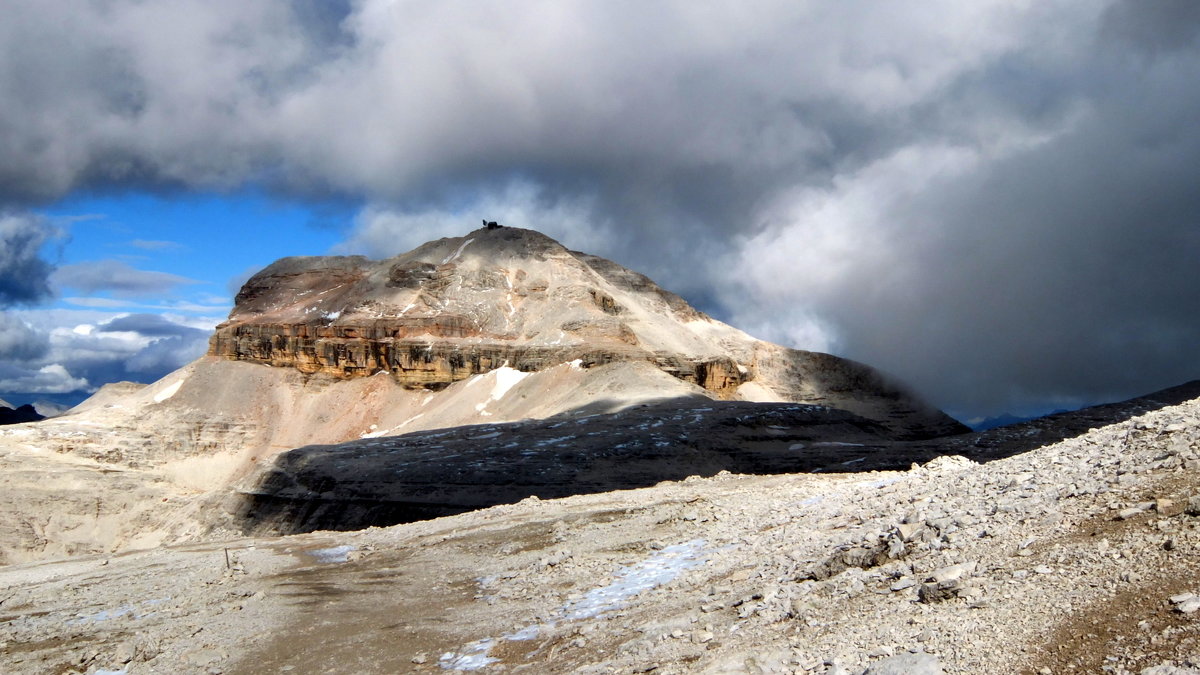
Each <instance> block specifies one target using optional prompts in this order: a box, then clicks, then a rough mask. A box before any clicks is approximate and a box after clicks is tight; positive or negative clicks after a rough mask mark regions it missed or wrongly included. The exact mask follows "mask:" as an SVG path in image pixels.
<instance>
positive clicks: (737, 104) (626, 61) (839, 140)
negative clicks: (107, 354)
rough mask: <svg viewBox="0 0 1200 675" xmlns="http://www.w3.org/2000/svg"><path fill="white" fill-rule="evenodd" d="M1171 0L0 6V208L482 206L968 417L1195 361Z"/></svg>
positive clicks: (362, 236)
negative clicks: (204, 200) (63, 199)
mask: <svg viewBox="0 0 1200 675" xmlns="http://www.w3.org/2000/svg"><path fill="white" fill-rule="evenodd" d="M1196 7H1197V4H1196V3H1194V2H1189V1H1187V0H1151V1H1147V2H1142V1H1134V0H1121V1H1119V2H1110V3H1087V2H1067V1H1065V0H1064V1H1061V2H1054V1H1051V2H1043V3H1033V4H1029V5H1028V6H1024V7H1016V6H1014V5H1013V4H1012V3H1010V2H1007V1H1001V0H997V1H995V2H986V1H984V2H971V3H962V2H950V1H946V2H923V3H891V2H870V1H866V0H862V1H857V0H856V1H850V2H842V3H817V2H813V3H799V2H777V3H776V2H762V3H754V4H753V5H751V6H746V5H744V4H740V3H729V4H725V5H721V4H715V3H700V4H697V3H691V2H662V3H636V4H631V3H613V2H579V3H568V4H563V3H535V2H528V3H522V2H510V3H480V2H465V1H464V2H456V1H452V0H448V1H445V2H437V3H420V2H407V3H399V2H384V1H382V0H364V1H362V2H357V3H322V2H316V1H315V0H314V1H311V2H310V1H308V0H306V1H305V2H301V3H287V2H283V1H282V0H279V1H276V2H271V1H264V2H256V3H244V2H240V1H235V0H206V1H203V2H202V1H200V0H194V1H192V2H181V3H173V4H171V5H170V6H169V7H168V6H165V5H162V4H156V3H134V2H120V1H116V2H106V3H89V4H79V5H77V6H74V7H72V9H71V11H62V9H61V6H57V5H55V4H54V3H19V4H18V6H17V7H14V8H8V9H7V10H6V17H5V21H4V22H2V23H0V50H2V53H0V57H2V58H0V91H2V92H3V93H4V94H5V95H4V96H3V97H0V204H4V203H8V204H11V205H28V204H32V203H34V202H36V201H37V200H44V199H52V198H55V197H57V196H60V195H63V194H65V193H67V192H69V191H71V190H74V189H77V188H97V189H119V188H132V189H147V188H148V189H158V188H163V187H171V188H173V189H204V190H211V189H224V188H228V187H233V186H237V185H241V184H244V183H246V182H253V183H255V184H258V185H266V186H267V187H269V188H271V189H274V190H276V191H278V192H279V193H281V194H288V195H291V196H294V197H301V198H303V197H321V196H327V195H330V194H336V195H342V196H346V197H349V198H356V199H362V200H364V201H365V202H367V203H368V205H367V206H366V207H365V208H364V209H363V211H362V213H361V214H360V216H359V218H358V221H357V222H356V223H355V225H354V230H353V231H352V232H351V233H350V235H349V236H348V240H347V242H346V243H345V245H344V246H343V248H344V249H345V250H353V251H356V252H368V253H375V254H385V253H386V254H390V253H395V252H397V250H398V249H397V247H399V246H405V247H410V246H412V245H415V244H417V243H420V242H421V241H423V240H425V239H428V238H432V237H435V236H444V235H448V234H458V233H461V232H462V231H465V229H467V228H469V227H471V226H472V225H473V224H474V223H476V222H478V218H480V217H488V218H491V219H500V220H502V221H506V222H508V223H509V224H518V225H526V226H531V227H537V228H539V229H543V230H545V231H547V232H549V233H550V234H552V235H554V236H556V237H559V238H561V239H563V240H564V242H565V243H567V244H568V245H570V246H572V247H574V248H579V249H584V250H590V251H593V252H597V253H600V254H603V255H607V256H610V257H613V258H615V259H617V260H618V261H620V262H622V263H625V264H628V265H630V266H633V267H636V268H639V269H640V270H641V271H644V272H646V273H648V274H650V275H651V276H653V277H654V278H656V279H657V280H659V281H660V282H662V283H664V284H665V285H667V286H669V287H671V288H673V289H675V290H678V291H682V292H683V293H684V294H685V295H688V296H689V297H693V298H697V299H699V298H707V300H706V301H705V302H704V303H703V304H705V307H704V309H707V310H710V311H712V312H714V313H716V314H718V315H719V316H721V317H724V318H732V319H734V320H736V321H737V322H738V323H739V324H741V325H744V326H745V327H747V328H748V329H750V330H752V331H755V332H760V333H762V334H763V336H764V337H769V338H774V339H778V340H783V341H787V342H790V343H792V344H794V345H796V346H800V347H813V348H830V349H834V350H837V351H838V352H840V353H843V354H846V355H849V356H852V357H855V358H859V359H862V360H866V361H868V362H871V363H873V364H875V365H878V366H881V367H883V368H884V369H887V370H891V371H893V372H896V373H897V374H899V375H901V376H903V377H905V378H906V379H908V380H909V381H910V382H912V383H913V384H914V385H915V386H916V387H917V388H918V389H919V390H921V391H924V392H927V393H929V394H930V396H931V397H932V398H933V399H934V401H935V402H936V403H937V404H939V405H942V406H947V407H951V408H954V409H955V410H958V411H962V412H965V413H968V414H973V413H976V412H999V411H1000V409H1001V408H1003V407H1007V406H1021V405H1027V406H1028V405H1046V404H1049V405H1053V404H1054V403H1053V402H1054V401H1065V402H1084V401H1090V400H1094V399H1097V398H1104V397H1109V396H1119V395H1132V394H1136V393H1140V392H1141V391H1144V390H1148V389H1151V388H1154V387H1158V386H1165V385H1169V384H1173V383H1175V382H1176V381H1178V380H1182V379H1186V378H1189V377H1197V376H1200V372H1198V367H1200V364H1197V362H1196V357H1194V356H1193V352H1194V349H1193V348H1191V347H1189V345H1194V344H1195V341H1196V337H1197V336H1198V335H1200V326H1198V325H1197V323H1196V321H1195V320H1194V319H1193V318H1191V315H1192V314H1194V311H1192V310H1191V309H1190V308H1192V307H1195V306H1197V305H1198V304H1200V303H1197V302H1196V300H1197V291H1198V289H1200V275H1198V274H1196V273H1195V272H1194V271H1193V267H1194V263H1192V262H1190V261H1194V260H1195V259H1196V255H1195V254H1196V253H1197V249H1196V246H1197V243H1196V235H1195V234H1193V233H1194V232H1195V231H1196V230H1197V229H1198V228H1197V222H1196V218H1197V214H1200V205H1198V204H1197V203H1196V200H1195V197H1193V196H1192V195H1193V193H1195V192H1196V190H1195V189H1194V185H1193V183H1194V176H1196V175H1197V169H1200V166H1197V164H1198V163H1200V161H1198V157H1200V141H1198V139H1200V130H1197V125H1195V124H1194V120H1195V119H1198V118H1200V114H1198V113H1200V108H1198V105H1197V103H1198V102H1197V92H1198V89H1197V87H1196V86H1195V84H1194V83H1195V82H1197V81H1200V67H1198V50H1200V47H1198V42H1197V35H1198V34H1200V33H1198V30H1197V26H1198V25H1200V24H1198V21H1197V19H1198V18H1200V17H1198V16H1197V15H1198V11H1197V9H1196ZM297 253H300V252H297ZM94 271H95V270H91V272H94ZM85 272H88V270H76V269H68V270H65V271H62V272H60V274H59V277H58V278H60V279H65V278H68V277H70V276H71V275H74V279H75V282H76V283H78V284H81V286H80V287H81V288H84V289H85V290H86V289H87V284H88V282H87V279H89V278H90V279H98V278H99V277H97V276H96V275H94V274H93V275H92V276H90V277H89V276H88V274H85ZM118 272H121V274H118ZM128 272H136V270H130V269H126V270H124V271H121V270H115V269H112V270H109V271H108V274H109V277H110V278H117V277H121V278H125V276H128V275H127V274H126V273H128ZM140 274H142V275H143V276H141V277H140V281H136V283H135V282H134V281H130V282H129V283H130V284H133V286H128V287H127V288H126V292H142V291H141V290H136V291H135V290H132V289H133V288H134V287H135V286H136V288H137V289H149V288H150V287H153V286H155V285H156V284H158V285H163V284H168V285H169V284H170V283H177V282H178V281H175V282H173V281H172V280H171V279H167V278H163V277H159V278H157V279H156V280H155V279H149V278H147V277H145V276H144V275H145V274H147V273H140ZM123 275H124V276H123ZM138 284H142V285H140V286H139V285H138ZM108 287H109V288H112V286H108ZM91 288H92V289H93V290H100V289H101V288H102V287H101V285H100V282H99V281H96V282H95V284H93V285H92V286H91ZM180 337H181V339H182V336H180ZM163 339H169V338H165V337H164V338H163ZM89 377H91V376H90V375H89Z"/></svg>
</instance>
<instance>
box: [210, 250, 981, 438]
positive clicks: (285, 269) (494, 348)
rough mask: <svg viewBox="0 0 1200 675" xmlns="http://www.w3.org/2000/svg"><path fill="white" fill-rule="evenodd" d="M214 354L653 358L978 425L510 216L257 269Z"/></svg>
mask: <svg viewBox="0 0 1200 675" xmlns="http://www.w3.org/2000/svg"><path fill="white" fill-rule="evenodd" d="M209 353H210V354H211V355H213V356H216V357H220V358H224V359H229V360H234V361H244V362H250V363H263V364H269V365H272V366H277V367H287V368H294V369H296V370H298V371H300V372H302V373H322V374H326V375H331V376H333V377H336V378H356V377H368V376H371V375H375V374H378V373H387V374H389V375H390V376H391V377H392V378H393V379H394V380H395V381H396V382H397V383H398V384H400V385H401V386H403V387H406V388H412V389H426V390H431V391H437V390H441V389H444V388H446V387H447V386H449V385H451V384H453V383H455V382H460V381H463V380H466V379H468V378H470V377H472V376H475V375H480V374H483V373H487V372H491V371H494V370H496V369H498V368H501V367H508V368H512V369H514V370H516V371H518V372H521V373H531V372H539V371H544V370H547V369H549V368H552V367H554V366H557V365H559V364H563V363H571V362H574V363H576V364H578V365H579V366H580V367H582V368H585V369H591V368H595V367H597V366H604V365H608V364H613V363H644V364H649V365H651V366H653V367H654V368H656V369H657V370H659V371H661V372H663V373H666V374H668V375H671V376H672V377H674V378H676V379H678V380H680V381H682V382H684V383H688V384H691V385H695V387H697V389H696V391H695V393H697V394H700V395H703V396H707V397H711V398H715V399H721V400H741V401H779V402H794V403H813V404H820V405H827V406H830V407H835V408H840V409H844V410H848V411H851V412H854V413H856V414H860V415H863V416H865V417H868V418H872V419H876V420H878V421H879V422H880V423H882V424H884V425H886V426H888V427H889V428H891V429H892V430H893V431H894V432H896V433H897V435H900V436H906V437H933V436H943V435H947V434H951V433H961V432H964V431H966V429H965V428H964V427H962V426H961V425H959V424H958V423H957V422H955V421H954V420H952V419H950V418H948V417H946V416H945V415H943V414H941V413H940V412H938V411H936V410H933V409H931V408H929V407H928V406H926V405H924V404H922V403H920V402H919V401H917V400H916V399H915V397H913V396H912V395H911V394H909V393H907V392H906V391H904V390H903V388H902V387H900V386H898V385H896V384H895V383H892V382H890V381H888V379H887V378H885V377H884V376H882V375H880V374H879V373H877V372H875V371H874V370H872V369H870V368H868V367H866V366H863V365H862V364H858V363H854V362H851V361H847V360H845V359H840V358H837V357H834V356H830V355H828V354H819V353H814V352H806V351H800V350H794V349H787V348H784V347H781V346H779V345H773V344H770V343H766V342H762V341H760V340H755V339H753V338H751V337H750V336H748V335H746V334H745V333H743V332H741V331H739V330H737V329H735V328H733V327H731V326H728V325H726V324H724V323H721V322H719V321H716V320H714V319H712V318H711V317H709V316H707V315H705V314H703V313H701V312H699V311H697V310H695V309H694V308H692V307H691V306H690V305H689V304H688V303H687V302H685V301H684V300H683V298H681V297H679V296H678V295H675V294H674V293H671V292H669V291H666V290H663V289H662V288H660V287H659V286H658V285H657V284H655V283H654V282H653V281H651V280H650V279H649V278H647V277H645V276H643V275H641V274H638V273H637V272H633V271H631V270H629V269H626V268H624V267H622V266H620V265H618V264H616V263H614V262H612V261H609V260H605V259H603V258H599V257H596V256H593V255H588V254H586V253H580V252H578V251H570V250H568V249H567V248H566V247H564V246H563V245H561V244H559V243H558V242H556V241H554V240H553V239H551V238H549V237H547V236H545V235H543V234H541V233H538V232H535V231H533V230H525V229H519V228H510V227H490V228H489V227H484V228H481V229H479V230H476V231H474V232H471V233H469V234H467V235H465V236H463V237H454V238H447V239H440V240H438V241H434V242H430V243H427V244H425V245H423V246H420V247H418V248H417V249H415V250H413V251H410V252H408V253H405V254H402V255H399V256H396V257H395V258H391V259H388V260H384V261H371V260H367V259H365V258H362V257H324V258H285V259H283V260H280V261H278V262H276V263H274V264H273V265H271V266H269V267H267V268H266V269H264V270H263V271H262V272H260V273H258V274H256V275H255V276H254V277H252V278H251V279H250V280H249V281H248V282H246V284H245V286H244V287H243V288H242V290H241V292H240V293H238V295H237V299H236V307H235V308H234V310H233V312H232V313H231V315H230V317H229V320H228V321H227V322H225V323H223V324H221V325H220V326H218V327H217V330H216V333H215V334H214V335H213V338H212V342H211V348H210V350H209ZM630 374H631V375H632V372H631V373H630Z"/></svg>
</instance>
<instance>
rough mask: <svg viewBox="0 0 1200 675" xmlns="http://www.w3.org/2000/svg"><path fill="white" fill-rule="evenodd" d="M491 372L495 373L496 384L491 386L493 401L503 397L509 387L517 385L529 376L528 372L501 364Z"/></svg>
mask: <svg viewBox="0 0 1200 675" xmlns="http://www.w3.org/2000/svg"><path fill="white" fill-rule="evenodd" d="M493 372H495V373H496V386H495V387H492V400H494V401H499V400H500V399H502V398H504V395H505V394H507V393H508V390H509V389H512V388H513V387H515V386H517V383H518V382H520V381H521V380H523V379H525V378H527V377H529V373H524V372H521V371H519V370H517V369H516V368H509V367H508V366H501V367H500V368H497V369H496V370H495V371H493Z"/></svg>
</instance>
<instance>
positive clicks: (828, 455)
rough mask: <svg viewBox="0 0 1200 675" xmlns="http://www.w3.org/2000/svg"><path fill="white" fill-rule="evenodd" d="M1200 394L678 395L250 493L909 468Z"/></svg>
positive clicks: (404, 493) (1018, 446) (406, 498)
mask: <svg viewBox="0 0 1200 675" xmlns="http://www.w3.org/2000/svg"><path fill="white" fill-rule="evenodd" d="M1198 396H1200V381H1196V382H1190V383H1188V384H1186V385H1182V386H1180V387H1174V388H1172V389H1167V390H1163V391H1161V392H1157V393H1155V394H1151V395H1149V396H1145V397H1141V398H1137V399H1132V400H1130V401H1126V402H1123V403H1116V404H1109V405H1104V406H1097V407H1095V408H1088V409H1084V410H1079V411H1075V412H1070V413H1062V414H1058V415H1052V416H1049V417H1046V418H1042V419H1039V420H1034V421H1032V422H1026V423H1023V424H1019V425H1014V426H1011V427H1003V428H998V429H992V430H989V431H986V432H980V433H970V434H961V435H958V436H950V437H945V438H940V439H932V440H926V441H897V440H894V439H893V437H892V436H891V435H890V434H889V432H888V431H887V430H886V429H885V428H884V427H883V426H882V425H880V424H878V423H876V422H873V421H871V420H868V419H865V418H862V417H859V416H857V415H853V414H851V413H848V412H845V411H842V410H834V409H830V408H825V407H821V406H812V405H803V404H780V403H744V402H721V401H710V400H707V399H703V400H696V399H690V398H685V399H675V400H665V401H658V402H655V403H650V404H643V405H638V406H634V407H632V408H627V409H625V410H620V411H619V412H615V413H607V412H601V413H593V411H597V410H599V411H605V410H609V409H611V408H612V407H615V406H619V403H618V402H615V401H602V402H598V403H595V404H589V406H588V407H587V408H585V409H581V410H578V411H572V412H570V413H565V414H562V415H559V416H556V417H553V418H549V419H545V420H534V421H525V422H514V423H508V424H485V425H475V426H467V427H456V428H451V429H439V430H433V431H424V432H415V433H410V434H405V435H403V436H393V437H384V438H373V439H363V440H358V441H351V442H348V443H343V444H339V445H332V446H319V445H314V446H307V447H303V448H298V449H296V450H291V451H289V452H286V453H283V454H281V455H279V456H278V457H277V458H276V460H275V462H274V464H273V465H272V466H271V467H270V468H269V469H268V470H266V471H265V472H264V473H263V474H262V475H261V477H260V479H259V480H258V482H257V483H256V484H255V485H254V487H252V488H250V489H248V490H245V491H243V493H242V502H241V507H240V510H239V512H238V517H239V519H240V522H241V526H242V527H243V528H244V529H245V530H246V531H247V532H248V533H256V532H281V533H297V532H308V531H312V530H317V529H329V530H352V529H360V528H363V527H369V526H385V525H394V524H397V523H403V522H411V521H414V520H422V519H427V518H435V517H439V516H444V515H451V514H455V513H462V512H464V511H470V510H475V509H480V508H485V507H488V506H493V505H497V504H507V503H513V502H517V501H520V500H521V499H524V498H526V497H530V496H537V497H539V498H542V499H551V498H557V497H566V496H570V495H577V494H590V493H598V492H609V491H613V490H624V489H632V488H639V487H647V486H651V485H654V484H656V483H659V482H661V481H668V480H682V479H684V478H687V477H688V476H712V475H715V474H716V473H718V472H720V471H729V472H732V473H744V474H778V473H803V472H818V471H820V472H857V471H876V470H897V469H907V468H909V467H910V466H911V465H912V464H913V463H923V462H927V461H929V460H931V459H933V458H935V457H938V456H940V455H951V454H957V455H964V456H967V457H970V458H972V459H974V460H976V461H981V462H982V461H990V460H994V459H999V458H1002V457H1008V456H1011V455H1014V454H1018V453H1021V452H1026V451H1028V450H1031V449H1034V448H1037V447H1041V446H1043V445H1046V444H1048V443H1053V442H1056V441H1059V440H1063V439H1065V438H1069V437H1073V436H1077V435H1079V434H1082V433H1084V432H1086V431H1087V430H1089V429H1092V428H1095V427H1099V426H1104V425H1107V424H1113V423H1116V422H1120V421H1123V420H1126V419H1129V418H1130V417H1133V416H1136V415H1140V414H1144V413H1146V412H1149V411H1151V410H1156V409H1158V408H1162V407H1165V406H1168V405H1175V404H1178V403H1181V402H1183V401H1186V400H1189V399H1191V398H1196V397H1198Z"/></svg>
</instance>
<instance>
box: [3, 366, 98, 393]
mask: <svg viewBox="0 0 1200 675" xmlns="http://www.w3.org/2000/svg"><path fill="white" fill-rule="evenodd" d="M88 389H90V385H89V384H88V381H87V380H85V379H83V378H79V377H74V376H73V375H71V373H69V372H67V369H66V368H64V367H62V366H61V365H59V364H57V363H52V364H50V365H46V366H42V367H41V368H39V369H37V370H28V371H21V370H20V369H17V368H12V367H4V366H2V365H0V391H4V392H20V393H23V394H62V393H66V392H71V391H79V390H88Z"/></svg>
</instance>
